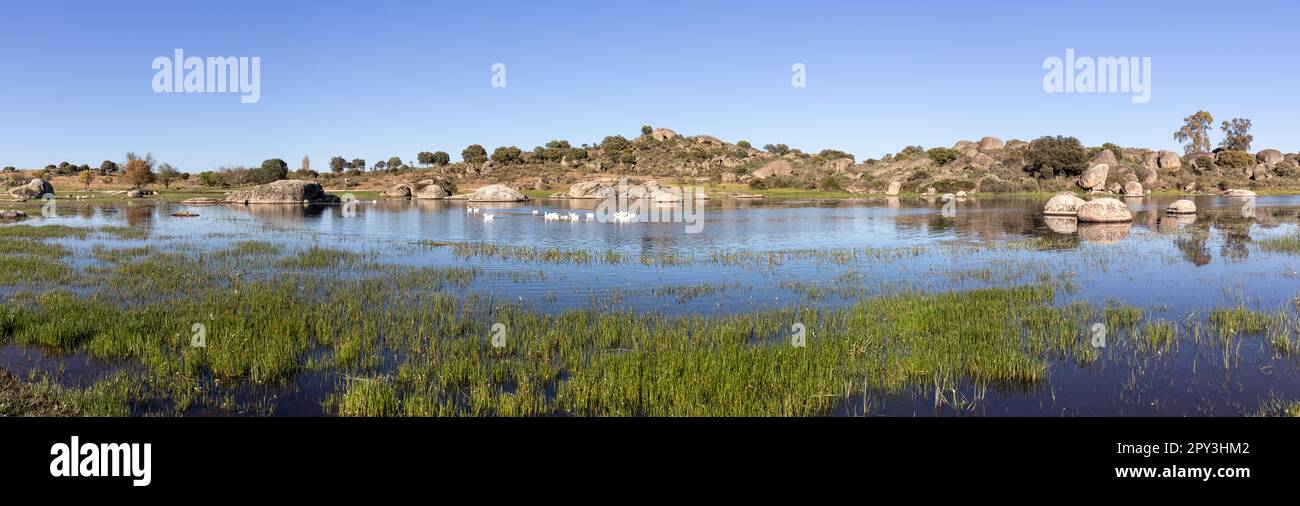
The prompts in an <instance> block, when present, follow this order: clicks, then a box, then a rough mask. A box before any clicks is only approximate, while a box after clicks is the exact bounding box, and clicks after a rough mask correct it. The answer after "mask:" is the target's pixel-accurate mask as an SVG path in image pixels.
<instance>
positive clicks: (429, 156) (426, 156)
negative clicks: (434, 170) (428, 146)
mask: <svg viewBox="0 0 1300 506" xmlns="http://www.w3.org/2000/svg"><path fill="white" fill-rule="evenodd" d="M415 160H416V161H417V162H419V163H420V165H423V166H425V167H428V166H430V165H433V153H430V152H428V151H421V152H419V153H417V154H416V155H415Z"/></svg>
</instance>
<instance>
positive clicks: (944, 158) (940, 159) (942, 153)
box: [925, 148, 957, 165]
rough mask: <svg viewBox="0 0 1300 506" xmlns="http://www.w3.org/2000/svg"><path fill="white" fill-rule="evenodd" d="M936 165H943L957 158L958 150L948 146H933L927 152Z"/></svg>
mask: <svg viewBox="0 0 1300 506" xmlns="http://www.w3.org/2000/svg"><path fill="white" fill-rule="evenodd" d="M925 155H926V156H928V157H930V160H933V161H934V163H935V165H943V164H946V163H948V162H951V161H953V160H956V159H957V152H956V151H953V150H951V149H948V148H933V149H931V150H929V151H926V152H925Z"/></svg>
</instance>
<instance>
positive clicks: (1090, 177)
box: [1078, 151, 1113, 190]
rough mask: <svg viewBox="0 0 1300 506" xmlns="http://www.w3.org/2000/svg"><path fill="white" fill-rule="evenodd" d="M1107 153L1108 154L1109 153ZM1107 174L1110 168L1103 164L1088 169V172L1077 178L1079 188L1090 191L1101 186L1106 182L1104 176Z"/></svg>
mask: <svg viewBox="0 0 1300 506" xmlns="http://www.w3.org/2000/svg"><path fill="white" fill-rule="evenodd" d="M1107 152H1108V153H1109V151H1107ZM1112 156H1113V155H1112ZM1109 174H1110V166H1109V165H1106V164H1104V163H1102V164H1097V165H1093V166H1091V167H1088V170H1085V171H1083V174H1082V175H1080V176H1079V181H1078V183H1079V187H1080V188H1083V189H1085V190H1091V189H1093V188H1096V187H1098V186H1101V185H1102V184H1104V183H1105V182H1106V176H1107V175H1109Z"/></svg>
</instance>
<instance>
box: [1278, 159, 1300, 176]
mask: <svg viewBox="0 0 1300 506" xmlns="http://www.w3.org/2000/svg"><path fill="white" fill-rule="evenodd" d="M1273 173H1274V174H1276V175H1278V176H1280V177H1295V176H1296V175H1297V174H1300V170H1298V168H1297V167H1296V164H1295V162H1293V161H1291V160H1286V161H1283V162H1282V163H1279V164H1277V165H1275V166H1273Z"/></svg>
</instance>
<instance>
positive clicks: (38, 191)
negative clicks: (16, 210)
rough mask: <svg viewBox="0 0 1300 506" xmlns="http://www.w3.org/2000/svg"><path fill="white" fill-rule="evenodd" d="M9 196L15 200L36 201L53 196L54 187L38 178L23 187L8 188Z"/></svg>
mask: <svg viewBox="0 0 1300 506" xmlns="http://www.w3.org/2000/svg"><path fill="white" fill-rule="evenodd" d="M9 195H12V196H13V197H14V198H16V199H38V198H41V197H42V196H45V195H54V187H53V186H51V185H50V183H49V182H48V181H46V180H44V179H41V178H39V177H38V178H36V179H33V180H31V181H29V182H28V183H27V184H25V185H22V186H19V187H16V188H10V189H9Z"/></svg>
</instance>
